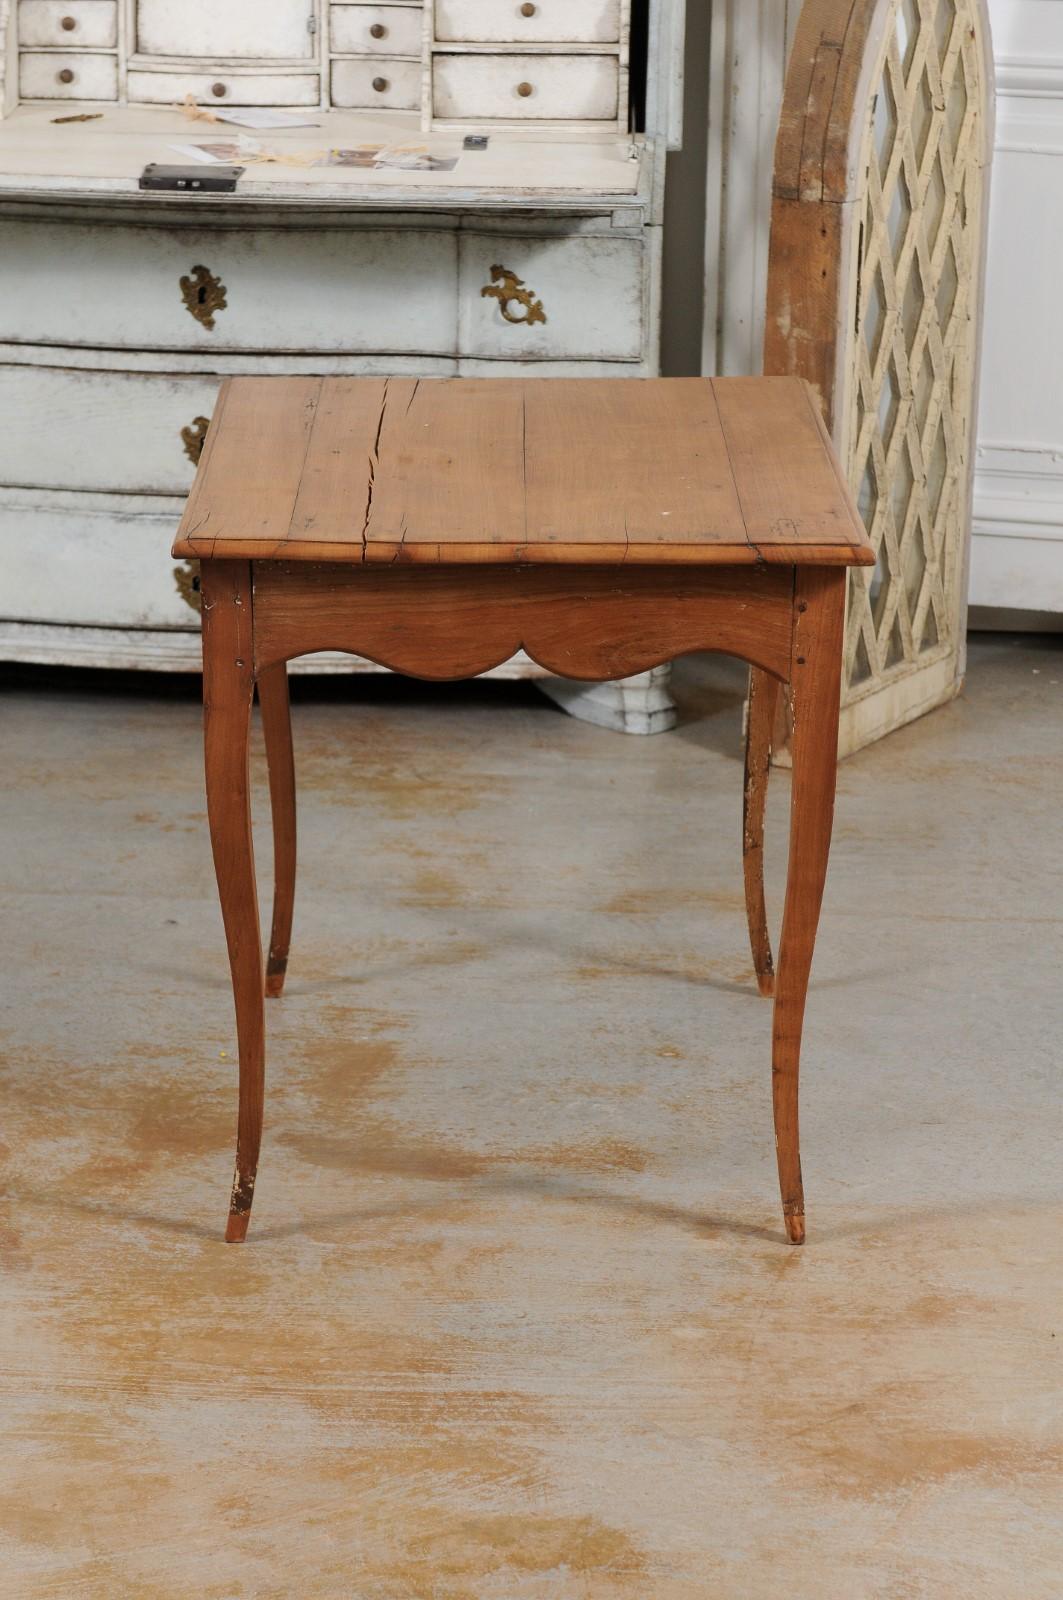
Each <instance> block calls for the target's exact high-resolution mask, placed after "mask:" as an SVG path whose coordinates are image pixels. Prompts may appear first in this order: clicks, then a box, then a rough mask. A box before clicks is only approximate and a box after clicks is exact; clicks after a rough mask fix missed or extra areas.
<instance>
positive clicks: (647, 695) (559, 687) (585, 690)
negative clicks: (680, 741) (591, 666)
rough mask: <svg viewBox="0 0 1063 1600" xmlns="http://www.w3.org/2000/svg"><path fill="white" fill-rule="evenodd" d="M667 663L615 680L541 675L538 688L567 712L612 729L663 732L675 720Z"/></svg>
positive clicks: (677, 718) (675, 712)
mask: <svg viewBox="0 0 1063 1600" xmlns="http://www.w3.org/2000/svg"><path fill="white" fill-rule="evenodd" d="M671 676H672V669H671V667H667V666H666V667H654V668H653V670H652V671H651V672H640V673H639V674H638V675H637V677H634V678H624V679H623V680H622V681H620V682H619V683H576V682H574V681H573V680H572V679H571V678H543V679H541V680H540V683H539V688H540V689H541V690H542V692H543V694H545V695H548V696H549V698H550V699H551V700H553V701H554V703H555V705H559V706H561V707H562V709H563V710H565V711H567V712H568V713H569V715H570V716H573V717H578V718H579V719H580V721H581V722H592V723H594V724H595V725H596V726H597V727H599V728H611V729H612V730H613V731H614V732H615V733H641V734H647V733H667V732H668V731H669V730H670V729H672V728H674V727H675V725H676V722H677V721H678V720H679V713H678V709H677V707H676V703H675V701H674V700H673V699H672V696H671V693H670V691H669V687H668V686H669V682H670V680H671Z"/></svg>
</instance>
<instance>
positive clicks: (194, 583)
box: [173, 561, 203, 611]
mask: <svg viewBox="0 0 1063 1600" xmlns="http://www.w3.org/2000/svg"><path fill="white" fill-rule="evenodd" d="M173 581H174V583H175V584H176V585H177V593H178V594H179V595H180V596H181V599H182V600H183V601H184V603H185V605H186V606H191V607H192V610H193V611H202V610H203V601H202V599H201V597H200V593H199V562H198V561H182V562H181V564H180V566H178V567H174V569H173Z"/></svg>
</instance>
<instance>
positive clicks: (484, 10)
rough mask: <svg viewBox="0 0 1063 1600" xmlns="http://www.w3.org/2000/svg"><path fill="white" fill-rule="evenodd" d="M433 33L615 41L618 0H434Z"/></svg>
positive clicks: (498, 39)
mask: <svg viewBox="0 0 1063 1600" xmlns="http://www.w3.org/2000/svg"><path fill="white" fill-rule="evenodd" d="M435 36H436V38H437V39H438V40H440V41H441V42H443V43H455V44H520V43H521V41H522V40H526V41H527V42H528V43H529V44H616V43H617V42H618V41H619V39H620V0H436V8H435Z"/></svg>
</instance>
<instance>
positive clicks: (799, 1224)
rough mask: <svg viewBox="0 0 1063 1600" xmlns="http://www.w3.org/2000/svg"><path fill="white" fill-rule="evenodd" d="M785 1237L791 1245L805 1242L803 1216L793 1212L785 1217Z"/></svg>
mask: <svg viewBox="0 0 1063 1600" xmlns="http://www.w3.org/2000/svg"><path fill="white" fill-rule="evenodd" d="M784 1220H785V1222H786V1237H787V1238H788V1239H789V1241H790V1243H791V1244H804V1242H805V1214H804V1212H803V1211H795V1212H793V1213H791V1215H790V1216H788V1217H786V1218H785V1219H784Z"/></svg>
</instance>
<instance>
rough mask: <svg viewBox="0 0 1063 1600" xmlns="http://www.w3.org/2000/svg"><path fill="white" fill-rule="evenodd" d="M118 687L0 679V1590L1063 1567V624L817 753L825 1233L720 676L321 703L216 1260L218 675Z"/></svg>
mask: <svg viewBox="0 0 1063 1600" xmlns="http://www.w3.org/2000/svg"><path fill="white" fill-rule="evenodd" d="M109 684H110V680H107V679H103V678H97V679H95V680H93V681H92V682H91V683H89V684H87V685H86V683H85V682H84V680H80V681H65V682H58V683H56V682H52V683H51V684H46V685H44V686H41V685H39V684H38V685H36V686H34V685H33V684H31V683H28V682H27V681H26V680H25V678H24V677H23V678H20V679H16V680H15V681H13V682H9V683H8V685H7V686H6V688H5V690H4V692H3V695H2V698H0V747H2V750H3V761H2V766H0V786H2V794H0V840H2V865H0V887H2V890H3V894H2V905H0V926H2V927H3V930H4V938H3V943H4V951H5V953H4V957H3V973H4V977H3V1010H2V1018H0V1020H2V1029H3V1032H2V1042H3V1071H2V1083H0V1107H2V1120H3V1139H4V1143H5V1145H6V1150H5V1152H4V1161H5V1168H6V1173H7V1180H6V1182H7V1188H6V1194H7V1198H6V1199H5V1200H4V1201H3V1205H2V1210H0V1255H2V1268H3V1270H2V1276H0V1293H2V1301H0V1378H2V1404H0V1431H2V1434H3V1440H4V1442H3V1450H2V1454H0V1530H2V1533H0V1593H2V1594H3V1595H4V1596H5V1597H6V1596H17V1597H18V1600H23V1597H37V1596H62V1597H67V1596H93V1597H96V1596H98V1597H101V1600H115V1597H119V1600H124V1597H138V1600H139V1597H144V1600H169V1597H174V1600H177V1597H180V1600H186V1597H187V1600H214V1597H217V1600H228V1597H244V1596H262V1597H266V1596H270V1597H273V1596H279V1597H289V1596H290V1597H297V1600H312V1597H329V1600H332V1597H337V1600H340V1597H342V1600H776V1597H786V1600H872V1597H874V1600H923V1597H926V1600H939V1597H940V1600H952V1597H963V1600H983V1597H993V1600H1059V1597H1060V1595H1061V1594H1063V1457H1061V1436H1063V1419H1061V1412H1063V1404H1061V1384H1060V1368H1061V1357H1063V1305H1061V1299H1063V1226H1061V1225H1063V1207H1061V1205H1060V1191H1061V1183H1060V1168H1061V1161H1060V1132H1061V1116H1060V1096H1059V1065H1060V1036H1061V1027H1060V1023H1061V1016H1060V998H1059V996H1060V973H1061V970H1063V949H1061V941H1060V911H1061V876H1063V875H1061V862H1063V803H1061V798H1060V797H1061V792H1063V746H1061V729H1063V641H1059V640H1057V641H1055V642H1054V643H1053V642H1051V641H1048V642H1045V641H1038V640H1035V639H1026V640H1016V639H1006V638H999V637H998V638H992V639H990V638H983V639H981V640H977V641H976V642H975V646H974V650H973V656H972V665H971V673H970V678H969V684H968V689H967V692H966V694H965V696H964V698H963V699H962V700H960V701H959V702H958V703H956V704H955V705H953V706H952V707H950V708H948V709H946V710H944V711H940V712H938V713H936V714H935V715H934V716H933V717H931V718H929V719H927V720H926V721H924V722H923V723H921V724H920V725H918V726H916V727H914V728H911V729H909V730H907V731H905V732H903V733H901V734H899V735H896V736H894V737H893V738H892V739H890V740H888V741H886V742H885V743H884V744H882V745H880V746H878V747H877V748H875V749H872V750H870V751H868V752H866V753H865V754H863V755H862V756H860V757H858V758H857V759H855V760H853V761H851V762H850V763H848V764H847V765H846V766H845V768H844V771H843V775H842V780H841V792H840V798H839V810H838V825H837V831H836V843H835V854H834V861H833V871H832V876H831V879H830V883H829V886H828V893H827V901H826V906H825V913H824V921H823V927H822V933H821V937H820V945H819V951H818V956H817V963H816V968H815V971H814V975H813V992H812V997H811V1003H810V1009H809V1015H808V1023H807V1028H806V1071H805V1079H804V1086H805V1095H804V1107H805V1115H804V1153H805V1173H806V1181H807V1187H808V1194H809V1203H810V1214H809V1224H810V1238H809V1243H808V1245H807V1247H806V1248H805V1249H804V1250H803V1251H797V1250H794V1249H792V1248H788V1247H787V1246H786V1245H785V1244H783V1242H782V1234H781V1228H780V1220H779V1216H778V1213H777V1209H776V1187H775V1174H774V1169H773V1151H772V1140H771V1132H770V1113H769V1077H768V1046H769V1034H770V1022H771V1018H770V1011H769V1008H768V1007H767V1005H766V1004H765V1003H764V1002H762V1001H760V1000H759V999H758V997H757V995H756V990H755V987H754V984H753V981H752V973H751V969H750V965H749V961H748V958H747V955H746V949H745V929H744V922H743V917H742V911H741V896H740V863H739V829H738V819H739V790H740V782H741V767H740V757H739V727H740V700H741V692H742V676H741V673H740V672H739V671H738V670H737V668H735V667H733V666H732V665H729V664H726V663H721V662H716V663H710V664H708V665H704V664H694V665H688V666H687V667H686V668H685V669H684V675H683V679H682V695H683V702H684V721H683V725H682V727H681V729H680V730H679V731H678V732H677V733H675V734H673V735H670V736H663V737H658V738H656V739H646V740H639V739H626V740H625V739H624V738H622V737H619V736H617V735H614V734H610V733H607V732H603V731H600V730H597V729H594V728H590V727H586V726H582V725H580V724H578V723H575V722H572V721H569V720H568V719H566V718H565V717H564V716H562V715H561V714H560V713H559V712H557V711H556V710H555V709H553V708H552V707H551V706H550V705H548V704H547V703H546V702H545V701H543V700H541V699H540V698H539V697H538V696H537V695H536V693H535V692H534V691H533V690H532V689H530V688H528V687H526V686H519V685H493V684H487V685H473V686H468V687H460V688H458V689H444V690H439V689H431V688H425V687H421V686H416V685H413V686H408V685H403V684H400V683H397V682H395V681H394V680H391V681H387V680H376V681H372V682H366V681H365V680H363V681H362V683H361V684H360V685H353V686H352V685H342V686H339V687H337V686H336V685H335V684H332V685H325V686H320V687H318V688H317V689H316V690H314V689H312V688H310V687H309V686H307V685H305V684H304V685H303V686H302V687H301V689H300V691H299V696H300V698H299V704H298V706H297V711H296V740H297V756H298V761H299V768H300V775H301V780H302V787H301V829H302V837H301V843H302V861H301V878H300V886H299V898H298V904H297V912H296V943H295V952H294V957H293V962H292V968H291V975H290V981H289V988H288V992H287V994H286V996H285V998H284V999H283V1000H282V1001H280V1002H274V1003H273V1004H272V1005H271V1008H270V1013H269V1024H270V1085H269V1101H268V1111H267V1119H268V1125H267V1142H266V1148H265V1155H264V1163H263V1168H262V1173H261V1177H260V1182H259V1187H258V1192H257V1197H256V1203H255V1217H254V1221H253V1224H252V1230H251V1236H250V1240H249V1242H248V1244H247V1245H246V1246H245V1247H244V1248H234V1247H226V1246H225V1245H224V1244H223V1243H222V1242H221V1236H222V1229H223V1225H224V1220H225V1211H226V1202H227V1197H228V1186H229V1180H230V1175H231V1157H232V1136H233V1127H234V1108H235V1100H234V1063H233V1030H232V1024H231V1017H230V1000H229V992H228V976H227V969H226V965H225V960H224V949H223V943H222V935H221V926H220V918H219V915H218V912H217V909H216V904H215V898H214V886H213V881H212V875H211V867H210V857H209V848H208V843H207V838H206V832H205V826H204V816H203V799H202V792H201V775H200V774H201V768H200V742H199V711H198V707H197V705H196V703H195V700H194V698H193V695H192V690H191V689H190V688H189V687H188V686H185V687H183V688H178V687H175V686H170V687H169V689H167V688H166V687H165V686H164V685H161V684H158V683H149V684H142V685H141V687H140V688H139V690H136V691H131V690H129V689H128V688H126V690H125V691H124V692H123V693H120V694H114V693H113V692H112V693H108V687H109ZM257 776H258V779H259V781H260V785H261V780H262V778H263V776H264V774H263V768H262V763H261V761H259V763H258V766H257ZM786 782H787V780H786V776H785V774H783V775H780V776H779V777H778V779H777V782H776V786H775V790H774V798H773V804H772V814H771V819H770V843H771V854H772V862H773V880H772V889H773V901H774V908H775V911H776V913H777V911H778V906H779V888H780V884H781V869H782V862H783V852H784V823H785V809H786ZM261 842H262V843H263V844H264V843H265V835H262V836H261ZM260 854H261V855H262V856H265V855H266V852H265V851H264V850H261V849H260Z"/></svg>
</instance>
